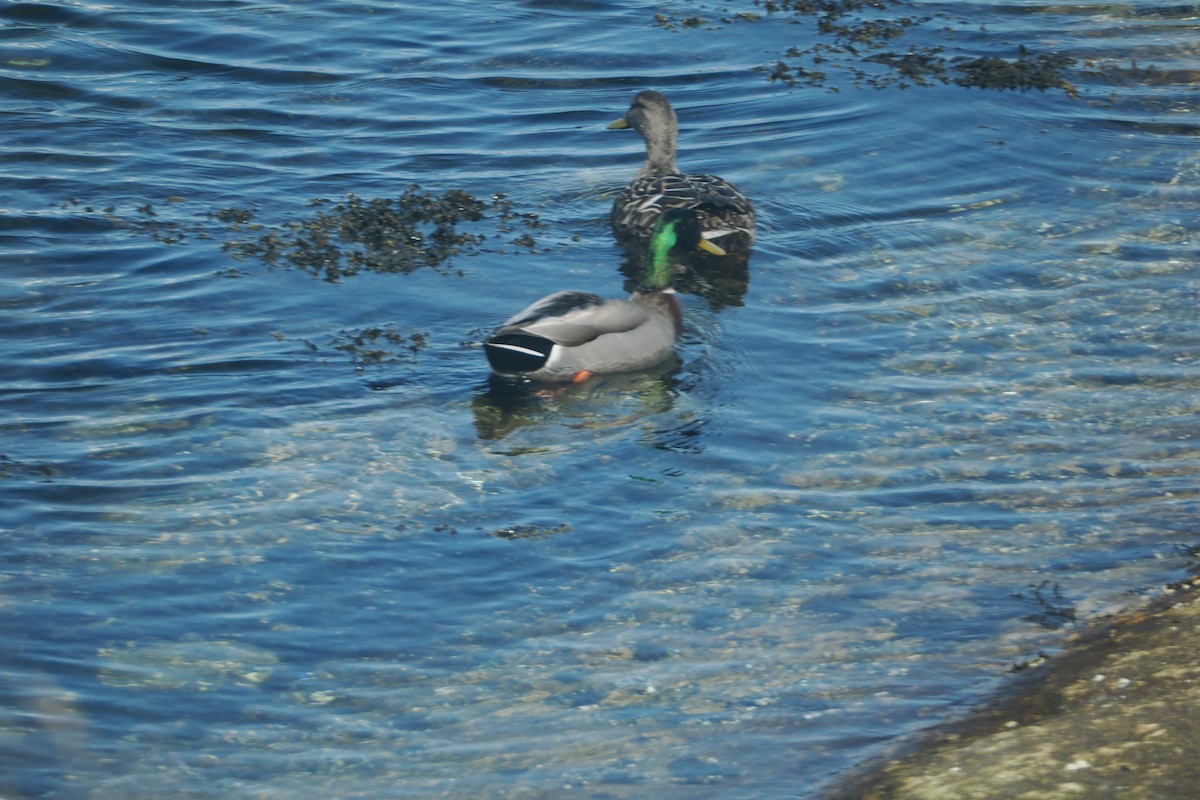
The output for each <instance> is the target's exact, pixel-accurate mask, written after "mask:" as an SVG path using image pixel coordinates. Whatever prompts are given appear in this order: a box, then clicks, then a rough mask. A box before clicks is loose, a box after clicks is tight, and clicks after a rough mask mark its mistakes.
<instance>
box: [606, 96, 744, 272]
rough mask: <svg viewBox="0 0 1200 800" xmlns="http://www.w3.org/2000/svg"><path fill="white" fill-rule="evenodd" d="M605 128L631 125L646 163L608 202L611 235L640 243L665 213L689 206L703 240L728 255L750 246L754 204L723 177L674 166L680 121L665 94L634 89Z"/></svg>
mask: <svg viewBox="0 0 1200 800" xmlns="http://www.w3.org/2000/svg"><path fill="white" fill-rule="evenodd" d="M608 127H609V128H610V129H612V130H618V129H622V128H632V129H634V130H636V131H637V132H638V133H640V134H641V135H642V138H643V139H644V140H645V142H646V161H645V163H644V164H642V168H641V170H639V171H638V173H637V175H635V176H634V179H633V181H632V182H631V183H630V184H629V185H628V186H627V187H625V189H623V190H622V191H621V193H620V194H619V195H617V198H616V200H615V201H613V207H612V227H613V233H615V234H616V236H617V239H618V240H619V241H621V242H622V244H626V245H630V246H638V245H644V243H645V242H646V241H647V240H648V239H649V238H650V236H651V234H652V233H653V231H654V226H655V223H656V222H657V221H658V218H659V217H660V216H661V215H662V213H663V212H664V211H666V210H668V209H672V208H692V209H697V210H698V214H699V218H700V229H701V231H702V234H703V236H704V238H705V239H707V240H709V241H712V242H714V243H715V244H717V245H719V246H720V247H721V248H722V249H723V250H725V251H726V252H727V253H740V252H745V251H748V250H749V249H750V247H751V246H752V245H753V244H754V226H755V212H754V205H753V204H752V203H751V202H750V200H749V199H748V198H747V197H746V196H745V195H744V194H742V193H741V192H740V191H738V189H737V187H735V186H734V185H733V184H731V183H730V182H729V181H727V180H725V179H723V178H718V177H717V176H716V175H707V174H703V173H683V172H680V171H679V167H678V166H676V164H675V147H676V141H677V139H678V136H679V125H678V122H677V121H676V118H675V110H674V109H673V108H671V103H670V101H668V100H667V98H666V97H664V96H663V95H662V94H660V93H659V92H655V91H653V90H649V89H647V90H646V91H643V92H638V94H637V95H636V96H635V97H634V98H633V102H632V103H631V104H630V106H629V111H627V112H626V113H625V116H623V117H621V118H620V119H618V120H616V121H615V122H612V123H611V124H609V126H608Z"/></svg>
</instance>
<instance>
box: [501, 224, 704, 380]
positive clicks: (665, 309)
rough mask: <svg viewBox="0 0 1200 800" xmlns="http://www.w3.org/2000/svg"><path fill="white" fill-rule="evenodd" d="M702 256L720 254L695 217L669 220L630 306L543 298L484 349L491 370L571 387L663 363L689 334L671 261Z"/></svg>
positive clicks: (563, 296)
mask: <svg viewBox="0 0 1200 800" xmlns="http://www.w3.org/2000/svg"><path fill="white" fill-rule="evenodd" d="M696 248H703V249H705V250H707V251H709V252H714V253H716V254H721V251H720V248H718V247H715V246H714V245H712V244H711V243H709V242H706V241H705V240H704V239H703V238H702V237H701V235H700V227H699V217H698V213H697V212H696V211H694V210H691V209H673V210H671V211H670V212H669V213H667V214H664V215H662V216H661V218H660V219H659V221H658V224H657V226H656V228H655V233H654V235H653V236H652V237H651V247H650V250H651V253H650V269H649V271H648V272H647V275H646V279H645V283H644V285H643V287H642V288H641V289H640V290H638V291H636V292H634V293H633V294H632V295H630V296H629V298H628V299H617V298H613V299H605V298H603V297H600V296H599V295H595V294H591V293H588V292H576V291H563V292H555V293H554V294H551V295H548V296H546V297H543V298H542V299H541V300H538V301H537V302H536V303H534V304H533V305H531V306H529V307H528V308H526V309H525V310H524V311H521V312H520V313H518V314H516V315H515V316H513V317H511V318H510V319H508V320H507V321H506V322H505V323H504V324H503V325H501V326H500V327H499V328H498V329H497V330H496V332H495V333H494V334H492V335H491V336H490V337H488V339H487V341H485V342H484V343H483V347H484V353H485V355H486V356H487V360H488V364H489V365H490V366H491V368H492V370H493V371H494V372H496V373H498V374H500V375H505V376H510V377H522V378H532V379H534V380H542V381H570V380H580V379H582V378H586V377H587V376H588V375H592V374H600V373H613V372H632V371H636V370H641V369H647V368H649V367H653V366H655V365H656V364H660V363H662V362H663V361H665V360H666V359H668V358H670V357H671V356H672V355H673V354H674V352H675V341H676V339H677V338H678V337H679V333H680V330H681V329H682V327H683V316H682V312H681V311H680V307H679V299H678V297H676V295H675V291H674V290H673V289H671V288H670V280H671V273H672V269H673V264H674V262H673V260H672V259H673V258H678V257H679V256H680V255H681V254H683V253H686V252H688V251H690V250H693V249H696Z"/></svg>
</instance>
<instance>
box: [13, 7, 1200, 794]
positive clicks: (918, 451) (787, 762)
mask: <svg viewBox="0 0 1200 800" xmlns="http://www.w3.org/2000/svg"><path fill="white" fill-rule="evenodd" d="M662 11H663V10H662V9H658V8H655V7H653V6H652V5H647V4H641V3H634V2H623V3H594V2H587V1H586V0H577V1H575V2H566V1H564V2H551V1H549V0H547V1H546V2H542V1H541V0H537V1H535V0H528V1H527V2H516V0H510V1H509V2H502V3H492V4H479V3H462V2H449V3H441V4H425V5H410V4H407V3H386V2H364V3H340V2H334V1H333V0H312V2H303V3H301V2H258V3H251V2H242V1H241V0H205V1H204V2H194V1H191V2H186V3H184V2H178V3H166V4H164V3H154V4H149V3H146V4H142V3H136V2H129V3H120V4H114V5H95V4H79V3H57V4H52V3H33V2H25V3H11V4H8V5H7V6H5V7H4V8H3V9H2V10H0V123H2V130H3V134H2V141H3V143H4V147H3V153H2V155H0V174H2V175H3V178H4V184H5V187H6V190H5V192H4V199H3V211H2V213H0V248H2V249H0V253H2V254H3V255H2V259H3V270H2V274H0V307H2V308H3V314H2V315H0V330H2V331H3V338H2V339H0V354H2V358H3V364H4V365H5V366H4V375H5V379H4V381H3V384H2V386H0V392H2V394H0V398H2V399H0V403H2V406H0V408H2V412H3V415H2V417H0V431H2V434H3V435H2V438H0V534H2V538H0V558H2V563H3V571H2V573H0V575H2V581H0V633H2V635H3V640H4V643H5V648H4V654H3V656H2V657H0V694H2V696H3V701H4V702H3V704H2V705H0V708H2V709H3V710H2V711H0V793H3V794H4V796H5V797H8V798H27V797H28V798H32V797H96V798H101V797H103V798H111V797H125V798H142V797H145V798H161V797H222V798H227V797H313V796H323V797H334V796H338V797H414V798H415V797H420V798H428V797H453V798H477V797H505V796H510V797H523V798H532V797H561V796H564V793H566V792H568V791H570V792H571V793H572V795H573V796H585V797H611V798H644V797H655V798H707V797H711V798H728V797H755V798H776V797H778V798H783V797H809V796H815V795H816V793H818V792H819V791H820V790H821V788H822V787H824V786H827V785H828V784H829V783H830V782H831V781H833V780H836V778H837V777H838V776H839V775H841V774H844V773H845V772H846V771H847V770H848V769H850V768H852V767H853V765H854V764H855V763H857V762H859V761H861V760H862V759H864V758H866V757H868V756H870V755H872V754H873V753H875V752H878V748H880V747H881V746H883V745H885V744H886V743H888V742H889V741H892V740H894V739H895V737H897V736H900V735H903V734H906V733H911V732H913V731H915V730H917V729H919V728H921V727H923V726H925V725H928V724H930V723H932V722H936V721H938V720H941V719H946V718H947V717H950V716H952V715H954V714H955V713H957V712H958V711H959V710H961V709H962V708H964V707H965V705H966V704H969V703H971V702H977V701H978V700H979V699H980V698H982V697H984V696H986V694H987V693H988V692H990V691H993V690H995V689H996V688H997V687H998V686H1002V685H1003V683H1004V681H1005V673H1006V670H1007V669H1008V668H1009V667H1011V666H1012V665H1014V664H1019V663H1021V662H1023V661H1025V660H1027V659H1031V658H1034V657H1036V655H1037V654H1038V652H1039V651H1041V650H1046V651H1052V650H1053V648H1054V646H1055V643H1056V642H1057V641H1058V637H1059V636H1061V633H1062V631H1063V630H1064V629H1065V628H1069V627H1070V626H1071V625H1074V624H1079V623H1080V622H1084V621H1086V620H1088V619H1093V618H1095V617H1097V616H1098V615H1101V614H1103V613H1105V612H1107V611H1110V610H1113V609H1115V608H1118V607H1120V606H1122V605H1124V604H1127V603H1129V602H1131V598H1130V593H1134V594H1137V593H1147V592H1150V593H1152V592H1154V591H1156V587H1158V586H1159V585H1161V584H1162V583H1163V582H1166V581H1170V580H1173V579H1175V578H1177V577H1179V576H1180V575H1181V573H1182V571H1183V570H1184V569H1185V568H1187V566H1188V563H1189V555H1188V553H1189V548H1191V547H1192V546H1194V545H1196V544H1197V531H1196V523H1195V520H1196V516H1197V512H1198V511H1200V509H1198V507H1197V506H1198V502H1197V497H1198V491H1197V477H1198V475H1200V451H1198V450H1197V445H1196V440H1197V433H1198V432H1200V429H1198V425H1197V419H1198V416H1197V414H1198V412H1200V399H1198V398H1200V361H1198V357H1200V327H1198V324H1197V323H1198V321H1200V320H1198V318H1197V311H1196V308H1197V293H1198V291H1200V263H1198V259H1197V215H1196V208H1197V200H1198V199H1200V198H1198V194H1200V193H1198V191H1197V182H1198V180H1200V149H1198V147H1197V145H1198V143H1200V142H1198V137H1200V103H1198V93H1197V87H1198V86H1200V83H1198V75H1200V72H1198V69H1200V52H1198V51H1197V47H1196V43H1197V41H1200V38H1198V37H1197V33H1198V31H1197V28H1198V26H1200V19H1198V18H1197V16H1196V11H1195V8H1194V7H1192V6H1187V5H1176V6H1154V5H1152V4H1148V3H1139V4H1127V5H1114V4H1096V3H1079V4H1075V5H1061V4H1060V5H1052V6H1050V5H1039V4H1037V3H1016V4H1005V5H1001V4H996V3H986V2H980V3H955V4H952V5H934V4H922V5H920V6H918V7H917V8H916V9H915V10H914V12H913V13H919V14H920V15H930V16H932V18H933V19H932V21H931V22H930V23H929V24H927V25H923V26H920V27H918V28H915V29H912V30H909V31H907V32H906V34H905V36H906V37H907V38H906V39H905V40H904V42H911V43H914V44H919V45H921V46H942V47H945V48H946V49H945V53H946V54H947V55H948V56H952V57H953V56H956V55H958V54H962V55H964V56H966V55H970V56H972V57H976V56H979V55H999V56H1004V57H1006V58H1011V57H1013V56H1014V55H1015V48H1016V46H1017V44H1018V43H1025V44H1026V45H1027V47H1028V49H1029V52H1038V53H1044V52H1055V53H1061V54H1065V55H1067V56H1070V57H1071V58H1072V59H1074V63H1073V64H1072V65H1071V66H1069V67H1067V68H1066V70H1065V72H1064V75H1065V78H1066V80H1068V81H1069V82H1070V84H1071V86H1072V87H1073V89H1071V90H1066V89H1062V88H1052V89H1050V90H1048V91H1025V92H1019V91H994V90H981V89H968V88H964V87H962V86H958V85H954V84H949V85H944V84H941V83H938V82H934V83H933V84H932V85H929V86H924V87H920V86H911V87H907V88H905V87H903V86H901V85H899V84H897V83H894V82H891V83H889V84H888V85H886V86H883V87H882V88H875V87H874V86H873V85H871V83H870V82H869V81H868V82H864V81H862V80H857V79H855V78H854V77H853V76H852V75H851V74H850V73H849V72H844V73H843V72H839V66H838V64H837V63H835V62H837V61H838V59H836V58H834V59H831V60H830V61H829V62H828V63H826V64H825V65H824V70H825V71H826V73H827V75H828V77H827V80H826V81H825V82H824V83H822V84H821V85H816V86H808V85H805V84H804V83H803V82H800V83H797V84H796V85H794V86H788V85H786V84H785V83H783V82H779V81H776V82H771V81H769V80H768V75H769V74H770V72H771V66H772V65H773V64H776V63H777V62H779V61H780V60H781V59H785V58H786V55H785V54H786V53H787V51H788V49H789V48H810V47H812V46H813V45H815V44H818V43H820V39H818V38H817V37H818V34H817V32H816V28H815V25H814V20H811V19H805V18H802V17H797V16H789V15H787V14H785V13H781V14H768V15H765V16H764V17H763V18H762V19H761V20H759V21H753V20H750V19H742V20H740V21H737V20H733V19H725V18H726V17H730V16H731V15H732V14H733V13H734V12H735V11H748V12H756V13H763V12H762V9H761V8H757V7H754V6H747V7H746V8H744V9H732V8H723V7H716V6H696V7H695V8H694V9H689V10H687V11H686V13H685V12H675V13H677V14H678V17H670V16H669V15H664V17H663V18H662V19H661V20H660V21H659V22H658V23H656V21H655V14H656V13H661V12H662ZM694 16H698V17H703V18H704V19H705V20H706V21H705V22H703V23H700V22H698V21H697V20H695V19H693V17H694ZM903 46H904V45H903V44H902V45H901V46H900V49H901V50H903ZM865 63H867V64H868V65H869V68H870V69H876V73H877V74H883V73H882V72H880V71H881V70H884V69H885V68H884V67H882V66H880V65H878V64H876V63H874V62H865ZM646 87H654V88H657V89H659V90H661V91H663V92H665V93H667V94H668V95H669V96H670V97H671V98H672V99H673V101H674V102H675V104H676V106H677V108H678V111H679V116H680V119H681V128H682V133H681V142H680V148H681V154H680V161H681V163H682V165H683V166H685V167H687V168H690V169H694V170H702V171H712V172H717V173H719V174H721V175H723V176H724V177H727V178H729V179H731V180H733V181H734V182H735V183H737V184H739V185H740V186H742V188H744V189H745V190H746V191H747V192H748V193H749V194H750V195H752V197H753V198H754V200H755V202H756V203H757V205H758V208H759V212H760V229H759V242H758V246H757V248H756V249H755V252H754V254H753V257H752V259H751V261H750V264H749V270H748V275H746V276H741V278H740V279H739V276H737V275H717V276H710V278H711V281H710V283H712V284H713V286H714V287H716V288H715V289H714V291H713V292H701V291H700V290H699V289H697V290H696V291H695V292H693V293H689V294H687V295H684V305H685V313H686V317H687V330H686V332H685V336H684V339H683V342H682V343H681V347H680V355H681V364H680V365H679V366H678V368H677V369H674V370H671V371H669V372H666V373H660V374H647V375H631V376H622V377H619V378H611V379H605V380H599V379H597V380H593V381H589V382H587V383H584V384H581V385H578V386H573V387H571V388H569V389H566V390H565V391H561V392H558V393H543V394H535V393H530V392H526V393H514V392H511V391H503V390H501V389H500V388H498V387H495V386H492V385H490V384H489V381H488V379H487V375H486V370H485V368H484V360H483V358H482V355H481V352H480V349H479V347H478V345H477V343H478V341H479V340H480V338H481V337H482V336H483V335H485V334H486V332H487V331H488V330H490V329H491V328H492V327H493V326H494V325H496V324H497V323H498V322H499V321H501V320H502V319H503V318H504V317H506V316H507V315H508V314H510V313H511V312H513V311H515V310H516V309H518V308H521V307H522V306H524V305H525V304H527V303H528V302H529V301H531V300H532V299H534V298H536V297H538V296H540V295H541V294H544V293H546V292H547V291H549V290H551V289H554V288H579V289H586V290H589V291H597V292H601V293H607V294H619V293H621V292H622V291H623V289H622V285H623V283H624V277H623V275H622V274H621V272H620V271H619V269H618V267H619V265H620V261H621V259H620V256H619V254H618V251H617V249H616V247H615V245H614V243H613V241H612V237H611V234H610V232H609V230H608V227H607V219H606V216H607V212H608V206H609V203H610V202H611V198H612V197H613V195H614V194H615V192H616V191H617V190H618V189H619V188H620V187H621V186H622V185H623V184H624V183H625V182H626V181H627V180H628V179H629V178H630V177H631V175H632V173H633V172H634V171H635V169H636V168H637V165H638V163H639V162H640V142H639V141H638V139H637V137H636V136H635V135H633V134H629V133H614V132H611V131H607V130H606V129H605V124H606V123H608V122H609V121H611V120H613V119H615V118H616V117H617V116H619V115H620V114H621V113H622V112H623V111H624V110H625V108H626V107H627V105H628V102H629V99H630V98H631V96H632V95H633V93H634V92H636V91H637V90H639V89H642V88H646ZM413 184H419V185H420V188H419V189H411V190H410V191H411V192H412V194H411V195H410V196H411V197H433V198H442V197H445V196H446V195H445V194H444V193H446V192H451V191H461V192H466V193H469V194H470V195H471V196H472V197H474V198H478V200H479V202H480V209H481V210H480V215H481V216H482V218H481V219H478V220H475V221H466V222H463V223H462V224H461V225H460V226H459V227H458V228H456V231H458V232H460V233H469V234H471V236H477V237H484V238H483V239H482V240H478V239H464V240H463V242H462V243H461V244H462V247H461V248H459V250H458V251H457V252H451V253H449V256H450V257H449V259H448V260H446V261H437V263H434V264H433V265H431V266H419V265H416V264H412V263H409V262H403V263H401V264H400V266H401V267H402V268H399V269H384V268H381V267H382V265H381V264H380V262H379V261H378V260H377V258H376V255H372V253H370V252H368V253H367V254H366V255H365V256H364V257H363V258H362V259H360V261H361V262H362V263H361V264H360V266H361V267H362V268H361V269H360V270H359V271H358V272H357V274H352V275H351V274H347V275H344V276H340V273H338V274H331V273H330V272H329V271H328V269H326V267H328V265H329V263H331V262H329V261H328V260H326V261H322V260H321V258H317V257H316V255H314V253H316V254H317V255H319V254H320V252H321V251H319V250H317V248H318V246H319V245H320V240H319V237H318V236H317V234H316V231H317V229H318V227H319V225H318V221H319V220H321V219H326V220H328V219H340V217H339V216H338V215H340V214H342V213H343V212H345V211H346V209H347V208H350V207H354V204H355V203H359V204H360V211H361V207H370V208H374V209H375V210H376V211H378V209H379V208H380V207H381V206H379V205H375V206H371V205H370V204H371V201H373V200H374V201H377V203H378V202H382V201H381V199H384V198H392V199H394V198H397V197H398V196H400V194H401V193H402V192H404V191H405V190H406V189H409V188H410V187H412V186H413ZM349 195H353V196H354V197H353V198H349ZM494 196H496V199H495V200H493V197H494ZM314 198H315V199H316V200H317V203H316V204H314V202H313V201H314ZM355 198H357V200H356V199H355ZM339 204H341V205H340V206H339ZM362 204H365V206H362ZM231 209H232V210H231ZM361 213H366V212H361ZM372 213H374V212H372ZM322 215H324V216H322ZM305 225H308V227H304V226H305ZM423 230H424V231H425V232H426V233H428V230H429V229H428V224H426V227H425V228H423ZM272 232H274V233H272ZM269 234H270V235H275V236H276V237H277V238H276V239H275V240H274V241H276V242H277V243H278V242H285V243H286V245H287V246H285V247H284V248H283V250H281V251H279V252H276V253H274V254H273V255H272V254H271V253H266V252H264V250H263V248H262V246H261V245H262V242H263V241H265V239H263V238H261V237H265V236H268V235H269ZM335 234H336V232H335ZM334 246H335V247H337V246H341V247H345V248H347V249H351V248H350V245H348V244H346V243H345V242H341V243H340V244H339V243H338V241H337V240H336V236H335V239H334ZM322 265H324V266H322ZM393 266H394V265H393ZM339 276H340V277H341V279H340V280H338V279H336V278H338V277H339ZM329 278H334V279H332V280H331V279H329ZM698 286H701V284H698Z"/></svg>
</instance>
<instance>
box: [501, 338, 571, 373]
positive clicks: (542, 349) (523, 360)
mask: <svg viewBox="0 0 1200 800" xmlns="http://www.w3.org/2000/svg"><path fill="white" fill-rule="evenodd" d="M553 347H554V342H552V341H550V340H549V339H546V338H545V337H542V336H534V335H532V334H529V333H498V334H496V335H495V336H492V337H491V338H489V339H488V340H487V341H486V342H484V343H483V352H484V353H485V354H486V355H487V360H488V364H490V365H491V367H492V369H494V370H495V371H496V372H499V373H500V374H501V375H519V374H521V373H526V372H536V371H537V370H539V369H541V368H542V367H544V366H546V361H547V360H548V359H549V358H550V351H551V349H552V348H553Z"/></svg>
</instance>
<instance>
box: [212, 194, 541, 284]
mask: <svg viewBox="0 0 1200 800" xmlns="http://www.w3.org/2000/svg"><path fill="white" fill-rule="evenodd" d="M310 206H312V207H314V208H315V209H316V211H314V212H313V214H312V215H311V216H309V217H308V218H306V219H301V220H298V221H294V222H287V223H284V224H282V225H277V226H273V227H267V226H263V225H259V224H257V223H255V222H253V218H254V215H253V213H252V212H251V211H249V210H248V209H238V208H229V209H223V210H221V211H218V212H216V213H214V214H213V218H214V219H216V220H217V221H218V222H221V223H223V224H224V225H226V228H227V231H228V233H230V234H232V235H233V238H230V239H229V240H228V241H227V242H226V243H225V246H224V249H225V250H226V252H229V253H231V254H232V255H233V256H234V257H235V258H239V259H241V258H257V259H259V260H261V261H263V262H264V263H266V264H268V265H270V266H277V265H283V266H290V267H296V268H299V269H303V270H306V271H308V272H310V273H311V274H313V275H315V276H319V277H322V278H324V279H325V280H327V281H331V282H336V281H340V280H341V279H342V278H345V277H349V276H352V275H356V274H358V273H359V272H361V271H363V270H368V271H372V272H399V273H409V272H412V271H414V270H417V269H421V268H422V267H431V268H434V269H439V270H443V271H448V270H449V267H450V264H451V261H452V259H453V258H454V257H456V256H460V255H474V254H476V253H479V252H484V251H486V248H485V247H484V244H485V243H486V242H488V241H490V240H491V239H498V238H501V237H506V236H507V235H509V234H511V233H513V232H515V231H516V230H518V228H519V227H523V228H524V229H526V230H525V233H523V234H522V235H519V236H516V237H514V238H511V239H508V240H507V241H506V242H504V246H508V247H516V248H520V249H522V250H528V251H532V250H533V249H534V248H535V247H536V242H535V240H534V239H533V236H532V235H531V234H530V233H529V232H528V231H529V230H530V229H536V228H540V227H542V222H541V221H540V220H539V219H538V217H537V215H536V214H528V213H518V212H516V211H515V210H514V209H513V206H512V202H511V201H510V200H508V198H507V197H506V196H505V195H503V194H496V195H493V196H492V198H491V200H490V202H484V201H482V200H479V199H477V198H475V197H473V196H472V195H470V194H469V193H467V192H465V191H463V190H462V189H450V190H447V191H445V192H442V193H440V194H438V193H427V192H424V191H423V190H422V189H421V187H420V186H418V185H416V184H413V185H412V186H410V187H409V188H408V189H406V190H405V191H404V193H403V194H401V195H400V196H399V197H396V198H387V197H383V198H374V199H365V198H362V197H358V196H357V195H354V194H350V195H347V197H346V199H345V200H343V201H340V202H337V203H332V204H331V203H330V202H329V201H326V200H320V199H314V200H312V201H310ZM489 218H490V219H491V220H492V223H493V226H494V228H493V231H492V232H491V233H485V232H484V231H483V230H482V229H481V228H482V226H480V225H478V224H476V223H480V222H482V221H484V220H485V219H489ZM247 233H249V234H254V235H253V236H251V237H249V238H247V237H245V234H247Z"/></svg>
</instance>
